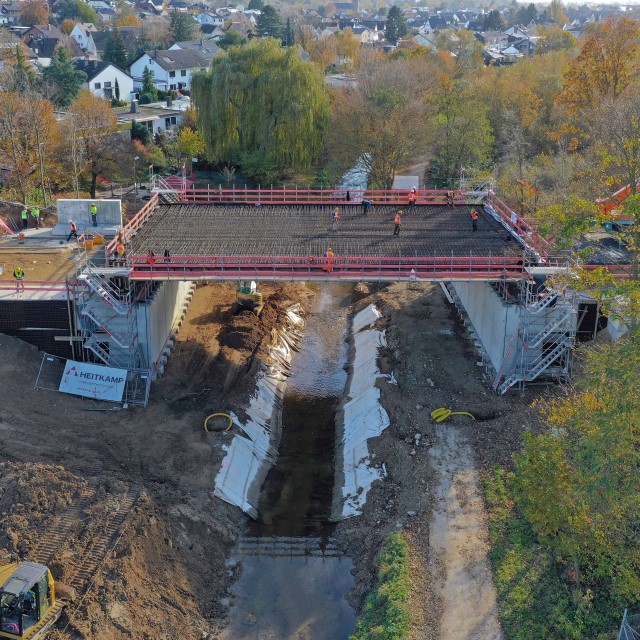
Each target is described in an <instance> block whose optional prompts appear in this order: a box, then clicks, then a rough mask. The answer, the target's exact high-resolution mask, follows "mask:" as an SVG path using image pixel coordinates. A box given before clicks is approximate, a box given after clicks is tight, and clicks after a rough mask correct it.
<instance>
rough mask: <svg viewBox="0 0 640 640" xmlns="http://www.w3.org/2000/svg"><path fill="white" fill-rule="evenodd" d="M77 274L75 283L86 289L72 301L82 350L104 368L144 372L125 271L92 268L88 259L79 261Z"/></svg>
mask: <svg viewBox="0 0 640 640" xmlns="http://www.w3.org/2000/svg"><path fill="white" fill-rule="evenodd" d="M78 270H79V274H78V280H79V281H80V282H84V283H85V284H86V285H87V286H86V287H82V288H80V289H78V293H77V297H76V307H77V309H78V321H79V329H80V330H81V331H82V333H83V335H84V338H85V340H84V348H85V349H86V350H87V351H89V352H90V353H91V354H93V356H95V357H96V359H97V360H99V361H100V362H101V363H104V364H105V365H107V366H110V367H118V368H120V369H127V370H128V371H129V372H132V371H133V370H140V369H142V370H144V368H145V365H144V356H143V352H142V349H141V347H140V344H139V340H138V326H137V317H136V309H135V304H133V303H132V300H133V289H132V283H131V280H129V278H128V277H127V273H128V272H127V270H126V269H123V268H113V267H109V266H107V265H102V266H101V265H97V264H93V263H92V262H91V260H90V259H89V257H88V256H83V257H82V258H81V259H80V260H79V263H78ZM145 385H146V383H145Z"/></svg>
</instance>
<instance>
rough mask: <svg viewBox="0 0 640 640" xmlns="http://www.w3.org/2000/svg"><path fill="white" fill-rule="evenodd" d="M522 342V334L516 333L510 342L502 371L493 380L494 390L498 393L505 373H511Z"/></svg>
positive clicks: (501, 367)
mask: <svg viewBox="0 0 640 640" xmlns="http://www.w3.org/2000/svg"><path fill="white" fill-rule="evenodd" d="M519 340H520V334H519V332H518V331H516V332H515V333H514V334H513V335H512V336H511V340H510V341H509V347H508V348H507V353H506V354H505V356H504V358H503V360H502V365H501V366H500V370H499V371H498V373H497V374H496V377H495V378H494V379H493V390H494V391H496V390H497V389H498V386H499V385H500V381H501V380H502V378H504V375H505V372H506V371H509V369H510V367H511V365H512V364H513V360H514V358H515V356H516V352H517V346H518V341H519Z"/></svg>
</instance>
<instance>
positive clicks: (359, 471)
mask: <svg viewBox="0 0 640 640" xmlns="http://www.w3.org/2000/svg"><path fill="white" fill-rule="evenodd" d="M380 315H381V314H380V312H379V311H378V310H377V309H376V307H374V306H373V305H369V306H368V307H367V308H366V309H363V310H362V311H361V312H360V313H358V314H356V316H355V317H354V318H353V323H352V327H353V346H354V358H353V362H352V364H351V376H350V380H349V391H348V397H349V400H348V401H347V402H346V403H345V404H344V405H343V407H342V420H343V424H342V430H341V440H340V442H339V443H338V444H339V447H338V451H340V452H341V453H342V460H340V461H338V464H340V463H341V464H342V469H341V473H340V476H341V478H342V482H343V484H342V487H340V491H339V494H338V495H339V497H340V501H341V504H340V505H339V506H338V508H335V506H334V509H333V512H334V517H335V516H336V514H337V517H338V518H350V517H351V516H355V515H358V514H360V513H361V512H362V506H363V505H364V503H365V501H366V498H367V493H368V491H369V489H370V488H371V485H372V484H373V483H374V482H375V481H376V480H380V479H381V478H383V477H384V475H385V473H384V470H383V469H379V468H375V467H373V466H371V458H370V455H369V449H368V447H367V440H368V439H369V438H374V437H376V436H379V435H380V434H381V433H382V432H383V431H384V430H385V429H386V428H387V427H388V426H389V415H388V414H387V412H386V411H385V409H384V407H383V406H382V405H381V404H380V389H378V388H377V387H376V386H375V384H376V380H377V379H378V378H382V377H388V376H385V375H383V374H382V373H380V370H379V369H378V365H377V359H378V349H379V348H380V347H384V346H386V340H385V335H384V331H376V330H374V329H367V330H363V329H365V327H368V326H370V325H371V324H373V323H374V322H375V321H376V320H377V319H378V318H380Z"/></svg>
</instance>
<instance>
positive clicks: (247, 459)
mask: <svg viewBox="0 0 640 640" xmlns="http://www.w3.org/2000/svg"><path fill="white" fill-rule="evenodd" d="M297 310H299V306H298V305H294V306H293V307H291V308H290V309H289V310H288V311H287V316H288V320H289V326H288V327H287V328H281V329H279V330H277V331H273V332H272V343H271V345H270V346H269V353H270V358H269V360H270V362H268V363H267V366H266V371H265V372H263V373H261V374H260V375H259V376H258V378H257V380H256V390H255V393H254V395H253V397H252V398H251V400H250V403H249V407H248V408H247V410H246V414H247V421H246V422H244V423H242V422H240V420H239V419H238V418H237V417H236V416H233V419H234V423H235V424H237V425H238V426H239V427H240V429H241V430H242V431H243V433H244V434H245V435H235V436H234V437H233V439H232V440H231V442H230V444H229V445H223V449H224V450H225V451H226V455H225V457H224V459H223V461H222V464H221V466H220V470H219V471H218V475H217V476H216V480H215V488H214V494H215V495H216V496H218V497H219V498H221V499H222V500H225V501H226V502H229V503H231V504H234V505H236V506H238V507H240V508H241V509H242V510H243V511H244V512H245V513H247V514H248V515H250V516H251V517H252V518H257V516H258V509H257V506H258V498H259V494H260V488H261V487H262V484H263V482H264V479H265V478H266V476H267V473H268V471H269V469H270V468H271V467H272V466H273V465H274V464H275V463H276V459H277V457H278V445H279V443H280V412H281V401H282V398H283V396H284V390H285V386H286V385H285V380H286V374H285V372H287V371H288V369H289V364H290V363H291V358H292V357H293V351H292V348H291V345H293V344H295V343H296V341H297V340H299V339H300V337H301V330H302V328H303V327H304V321H303V320H302V318H301V317H300V316H299V315H298V314H297V313H296V311H297Z"/></svg>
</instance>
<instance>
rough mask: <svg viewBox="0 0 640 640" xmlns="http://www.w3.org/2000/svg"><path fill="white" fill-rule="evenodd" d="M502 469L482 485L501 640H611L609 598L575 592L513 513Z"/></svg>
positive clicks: (615, 617)
mask: <svg viewBox="0 0 640 640" xmlns="http://www.w3.org/2000/svg"><path fill="white" fill-rule="evenodd" d="M508 480H509V475H508V474H507V473H505V471H504V470H503V469H501V468H497V469H496V470H495V471H494V473H493V474H492V475H491V476H490V477H489V478H488V479H487V480H485V482H484V495H485V500H486V503H487V510H488V518H489V542H490V545H491V564H492V568H493V579H494V582H495V585H496V589H497V594H498V605H499V611H500V622H501V623H502V628H503V630H504V636H505V640H611V639H615V638H616V637H617V629H618V628H619V625H620V618H621V612H620V611H618V610H617V609H618V607H612V606H611V603H610V602H608V600H607V594H597V597H596V595H595V594H594V593H593V592H592V591H590V590H588V589H587V590H584V591H583V592H580V591H578V590H577V589H576V588H575V584H574V582H573V581H572V580H571V578H570V576H569V574H568V565H565V564H564V563H561V562H559V561H558V560H557V559H556V558H555V557H554V555H553V553H552V552H551V551H550V550H549V549H548V548H547V547H545V546H544V545H542V544H541V543H540V542H539V540H538V539H537V536H536V534H535V533H534V532H533V530H532V529H531V527H530V525H529V524H528V523H527V521H526V520H524V519H523V518H521V517H520V516H519V514H518V513H517V511H516V509H515V507H514V504H513V499H512V496H511V494H510V490H509V482H508Z"/></svg>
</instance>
